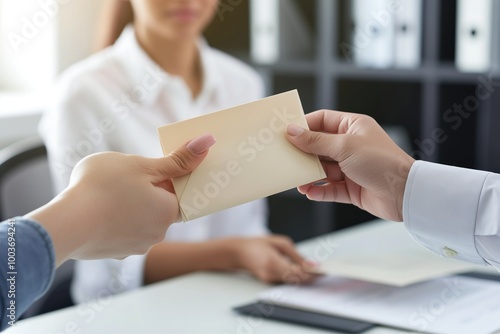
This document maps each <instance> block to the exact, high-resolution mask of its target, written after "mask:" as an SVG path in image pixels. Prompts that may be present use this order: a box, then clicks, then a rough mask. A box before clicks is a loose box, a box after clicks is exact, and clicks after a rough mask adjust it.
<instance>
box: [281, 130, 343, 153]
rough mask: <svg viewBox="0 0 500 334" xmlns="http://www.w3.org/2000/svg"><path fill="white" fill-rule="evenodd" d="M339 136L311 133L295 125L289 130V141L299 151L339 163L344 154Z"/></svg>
mask: <svg viewBox="0 0 500 334" xmlns="http://www.w3.org/2000/svg"><path fill="white" fill-rule="evenodd" d="M339 136H342V135H338V134H329V133H323V132H315V131H310V130H307V129H304V128H301V127H299V126H297V125H295V124H290V125H289V126H288V128H287V137H288V140H289V141H290V142H291V143H292V144H293V145H294V146H295V147H297V148H298V149H299V150H301V151H303V152H306V153H311V154H316V155H320V156H325V157H330V158H332V159H333V160H335V161H339V158H340V152H342V150H341V147H342V144H341V143H340V138H339Z"/></svg>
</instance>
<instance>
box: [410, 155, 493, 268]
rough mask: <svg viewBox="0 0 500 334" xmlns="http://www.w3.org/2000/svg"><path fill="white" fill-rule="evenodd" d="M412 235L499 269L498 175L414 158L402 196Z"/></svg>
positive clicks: (456, 255) (434, 248)
mask: <svg viewBox="0 0 500 334" xmlns="http://www.w3.org/2000/svg"><path fill="white" fill-rule="evenodd" d="M403 219H404V222H405V226H406V228H407V229H408V231H409V232H410V234H411V235H412V236H413V238H414V239H415V240H417V241H418V242H420V243H421V244H423V245H424V246H425V247H427V248H429V249H430V250H432V251H434V252H436V253H438V254H442V255H444V256H447V257H453V258H457V259H460V260H464V261H468V262H473V263H477V264H490V265H492V266H494V267H495V268H496V269H497V270H500V175H499V174H494V173H490V172H484V171H477V170H471V169H465V168H458V167H452V166H445V165H440V164H434V163H429V162H424V161H416V162H415V163H414V164H413V166H412V168H411V170H410V174H409V176H408V181H407V183H406V189H405V193H404V200H403Z"/></svg>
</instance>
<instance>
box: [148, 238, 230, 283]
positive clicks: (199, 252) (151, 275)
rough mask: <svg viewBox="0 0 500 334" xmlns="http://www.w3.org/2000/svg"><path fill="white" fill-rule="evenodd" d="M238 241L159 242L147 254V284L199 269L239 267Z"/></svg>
mask: <svg viewBox="0 0 500 334" xmlns="http://www.w3.org/2000/svg"><path fill="white" fill-rule="evenodd" d="M235 242H237V239H220V240H212V241H207V242H196V243H173V242H165V243H161V244H158V245H156V246H154V247H153V248H151V250H150V251H149V253H148V255H147V258H146V265H145V270H144V283H145V284H151V283H155V282H158V281H161V280H164V279H167V278H171V277H175V276H179V275H183V274H188V273H191V272H195V271H203V270H220V271H225V270H234V269H238V268H239V265H238V259H237V255H236V253H235V245H234V243H235Z"/></svg>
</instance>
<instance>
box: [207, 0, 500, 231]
mask: <svg viewBox="0 0 500 334" xmlns="http://www.w3.org/2000/svg"><path fill="white" fill-rule="evenodd" d="M222 1H224V0H222ZM286 1H296V2H297V4H298V6H299V7H300V8H301V10H302V11H303V13H304V15H305V17H306V19H307V22H310V23H311V29H312V31H313V32H314V36H315V43H314V45H315V50H312V51H313V52H311V56H310V57H309V58H304V59H280V61H279V62H277V63H276V64H272V65H259V64H252V62H251V60H250V56H249V54H250V51H249V50H250V47H249V44H250V42H249V40H250V39H249V34H250V33H251V32H250V29H249V17H248V15H249V10H248V7H249V2H248V0H242V1H240V3H239V5H238V6H236V7H235V8H234V10H233V11H232V12H231V13H227V14H226V16H225V17H226V18H227V19H226V18H225V19H224V20H220V19H219V20H217V19H216V20H215V21H214V24H213V25H212V27H210V28H209V29H208V31H207V39H208V41H209V42H210V43H211V44H212V45H213V46H214V47H217V48H219V49H222V50H224V51H226V52H229V53H231V54H233V55H235V56H237V57H239V58H241V59H243V60H245V61H247V62H249V63H250V64H252V65H253V66H254V67H255V68H257V70H258V71H259V72H260V73H261V74H262V77H263V78H264V79H265V82H266V86H267V88H268V93H269V94H274V93H279V92H283V91H286V90H289V89H295V88H297V89H298V90H299V94H300V96H301V99H302V103H303V106H304V109H305V110H306V112H309V111H312V110H316V109H321V108H328V109H336V110H345V111H353V112H359V113H366V114H369V115H371V116H373V117H374V118H375V119H376V120H377V121H378V122H379V123H380V124H382V125H387V126H390V125H398V126H403V127H404V128H405V129H406V130H407V132H408V134H409V138H410V141H411V144H412V149H413V151H412V152H413V153H416V156H417V157H418V158H420V159H423V160H428V161H433V162H440V163H446V164H452V165H458V166H463V167H470V168H479V169H486V170H491V171H495V172H500V145H499V143H500V132H499V131H498V130H497V129H496V128H497V126H498V125H500V87H496V88H495V91H494V92H492V94H491V97H490V98H488V99H486V100H484V101H481V102H480V104H479V106H478V109H477V111H474V112H472V113H471V115H470V117H468V118H466V119H465V118H464V119H463V122H462V123H461V125H460V127H459V128H458V129H454V128H452V127H451V126H450V124H448V123H447V122H446V121H445V120H443V115H444V113H445V112H446V110H448V109H449V108H453V105H454V104H463V103H464V101H465V102H467V101H468V100H467V98H468V97H469V96H474V95H475V90H476V87H477V86H478V84H479V83H480V81H479V78H480V77H481V76H482V77H484V78H488V76H491V78H492V79H493V80H495V81H496V82H499V83H500V33H496V32H499V31H500V2H497V1H495V4H494V6H495V10H494V13H493V15H494V19H493V21H494V24H495V28H494V30H493V31H494V33H493V35H494V41H493V59H494V66H493V69H492V71H491V72H489V73H463V72H460V71H459V70H457V69H456V68H455V66H454V59H455V54H454V53H455V24H456V14H455V13H456V6H457V1H456V0H441V1H436V0H424V9H423V15H422V19H423V23H422V27H423V33H422V55H421V57H422V58H421V59H422V63H421V66H420V67H418V68H415V69H398V68H390V69H372V68H361V67H357V66H356V65H355V64H353V63H350V62H349V61H348V60H347V59H345V58H344V56H343V54H342V52H341V49H340V47H339V44H340V43H341V42H343V41H344V42H349V38H350V37H349V34H350V22H349V13H348V10H349V2H350V0H286ZM478 1H480V0H478ZM227 36H229V37H227ZM435 129H442V130H443V133H444V134H445V135H446V138H447V139H446V140H445V141H444V142H443V143H436V145H435V149H432V150H422V149H421V146H419V145H421V144H419V143H421V142H422V141H425V140H426V139H430V138H432V135H431V134H432V132H433V131H434V130H435ZM418 151H420V152H418ZM270 203H271V227H273V226H274V227H275V229H276V230H277V231H280V232H285V233H288V234H290V235H292V236H293V237H294V238H295V239H303V238H306V237H312V236H314V235H317V234H320V233H324V232H327V231H331V230H334V229H338V228H343V227H346V226H350V225H353V224H356V223H359V222H362V221H365V220H368V219H371V218H372V217H371V216H370V215H368V214H366V213H364V212H361V210H359V209H357V208H354V207H351V206H345V205H336V204H328V203H313V204H311V203H310V202H307V201H306V200H305V199H303V198H302V197H301V196H300V195H297V194H296V193H294V192H293V191H289V192H286V193H284V194H280V195H276V196H272V197H271V198H270ZM274 206H276V210H274V211H273V207H274ZM282 211H283V212H282ZM297 226H301V228H298V227H297Z"/></svg>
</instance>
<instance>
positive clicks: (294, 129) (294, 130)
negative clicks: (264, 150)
mask: <svg viewBox="0 0 500 334" xmlns="http://www.w3.org/2000/svg"><path fill="white" fill-rule="evenodd" d="M286 132H287V133H288V134H289V135H290V136H292V137H296V136H298V135H300V134H301V133H302V132H304V129H303V128H301V127H300V126H297V125H295V124H290V125H288V127H287V128H286Z"/></svg>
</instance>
